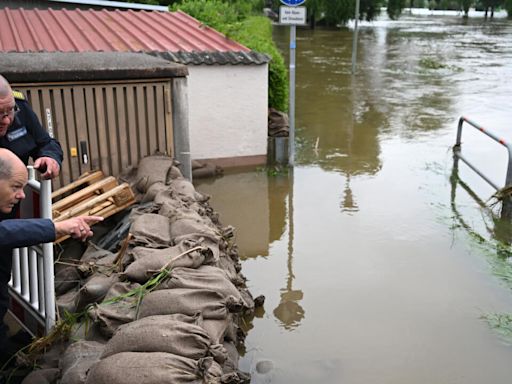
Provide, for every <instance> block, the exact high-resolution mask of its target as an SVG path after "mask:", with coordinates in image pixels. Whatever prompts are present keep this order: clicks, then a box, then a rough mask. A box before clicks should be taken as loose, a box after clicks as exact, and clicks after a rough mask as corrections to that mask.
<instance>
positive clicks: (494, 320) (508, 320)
mask: <svg viewBox="0 0 512 384" xmlns="http://www.w3.org/2000/svg"><path fill="white" fill-rule="evenodd" d="M482 318H483V319H485V320H487V323H488V324H489V326H490V327H491V328H492V329H494V330H495V331H496V332H498V333H499V334H500V335H501V336H502V337H503V338H504V339H505V340H507V341H508V342H512V314H509V313H491V314H487V315H483V316H482Z"/></svg>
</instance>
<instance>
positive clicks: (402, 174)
mask: <svg viewBox="0 0 512 384" xmlns="http://www.w3.org/2000/svg"><path fill="white" fill-rule="evenodd" d="M297 36H298V42H297V43H298V44H297V46H298V48H297V106H296V110H297V117H296V118H297V132H296V138H297V159H296V166H295V168H294V169H293V171H292V172H288V173H285V172H283V173H277V175H269V174H268V173H267V172H265V171H261V170H253V171H245V172H236V173H227V174H226V175H224V176H223V177H221V178H218V179H215V180H208V181H197V182H196V188H197V190H199V191H201V192H205V193H208V194H210V195H212V200H211V203H212V206H213V207H214V208H215V209H216V210H217V211H218V212H219V213H220V215H221V220H222V222H223V223H224V224H225V225H227V224H230V225H234V226H235V227H236V233H237V243H238V245H239V247H240V251H241V254H242V258H243V259H244V262H243V273H244V275H245V276H246V277H247V278H248V284H249V286H250V289H251V292H253V294H255V295H259V294H264V295H265V296H266V298H267V300H266V302H265V312H264V313H262V314H260V316H259V317H256V318H255V319H253V321H252V322H251V323H250V324H249V325H248V328H250V329H249V332H248V337H247V340H246V351H245V355H244V357H243V358H242V360H241V362H240V366H241V368H242V369H243V370H246V371H251V372H252V374H253V381H252V382H253V383H292V382H293V383H311V382H318V383H323V384H329V383H346V384H355V383H364V384H368V383H379V384H380V383H393V384H401V383H404V384H405V383H407V384H409V383H415V384H422V383H425V384H427V383H428V384H431V383H464V384H469V383H475V384H477V383H482V382H489V383H493V384H501V383H509V382H510V378H511V377H512V365H511V364H510V361H511V360H512V346H511V345H510V343H509V342H507V341H506V340H504V339H503V338H501V337H500V336H499V335H498V334H497V333H496V332H494V331H493V330H491V329H490V328H489V326H488V324H487V323H486V321H485V320H483V319H482V316H483V315H485V314H489V313H511V312H512V290H511V288H512V285H511V284H507V282H506V281H505V280H504V279H503V278H500V277H499V276H497V274H496V271H497V268H498V267H502V266H503V264H505V265H506V261H505V260H504V259H500V258H499V256H498V252H497V250H496V249H497V247H498V245H499V244H502V243H498V242H507V241H508V240H507V239H509V238H510V233H511V231H510V226H508V225H507V224H506V223H505V224H504V223H500V222H499V220H497V219H496V218H494V217H493V216H492V215H491V214H490V213H489V212H488V211H487V210H483V209H481V207H480V206H479V204H478V203H477V201H475V199H474V198H473V197H472V196H471V195H470V194H469V193H468V190H467V189H464V188H462V187H461V186H460V184H458V183H454V182H452V181H451V176H452V173H453V159H452V150H451V147H452V146H453V144H454V143H455V134H456V127H457V122H458V119H459V117H460V116H463V115H464V116H467V117H468V118H470V119H472V120H474V121H475V122H477V123H479V124H481V125H483V126H485V127H486V128H488V129H491V130H493V131H495V132H496V133H497V134H498V135H500V136H502V137H503V138H505V139H506V140H512V131H511V129H512V126H511V125H510V120H511V119H510V118H511V112H510V100H512V86H511V84H510V79H511V78H512V64H511V63H512V22H511V21H507V20H505V19H498V20H494V21H493V22H486V21H484V20H483V19H470V20H467V21H464V20H462V19H460V18H458V17H450V16H445V17H428V16H404V17H402V18H401V19H400V20H398V21H389V20H386V19H385V18H382V19H380V20H378V21H376V22H374V23H363V25H361V30H360V32H359V37H360V39H359V48H358V70H357V73H356V74H355V75H354V76H352V75H351V73H350V72H351V71H350V69H351V62H350V60H351V47H352V33H351V31H350V30H348V29H344V30H341V31H333V30H331V31H326V30H315V31H311V30H303V29H299V30H298V33H297ZM275 38H276V40H277V41H278V44H279V46H280V47H281V48H282V49H283V50H285V49H286V47H287V45H288V29H287V28H285V27H276V28H275ZM462 148H463V153H464V155H465V156H467V157H468V158H470V159H472V161H474V162H475V163H476V164H478V165H479V167H481V169H482V170H483V171H484V172H485V173H486V174H487V175H488V176H489V177H490V178H492V179H493V180H495V182H496V183H497V184H499V185H504V182H505V173H506V170H507V152H506V150H505V149H504V147H501V146H500V145H499V144H497V143H495V142H492V141H490V140H489V139H488V138H487V137H484V136H483V135H482V134H480V133H479V132H477V131H476V130H472V129H467V128H465V129H464V133H463V145H462ZM459 168H460V170H459V176H460V179H461V180H463V181H464V182H465V183H466V185H467V186H469V188H470V190H471V192H472V193H474V195H476V196H478V197H479V198H480V199H481V201H486V200H487V199H489V198H490V197H491V195H492V194H493V192H494V191H493V189H492V188H490V187H489V186H488V185H487V184H486V183H485V182H484V181H483V180H482V179H480V178H479V177H478V176H476V175H475V174H474V173H473V172H472V171H470V170H468V168H467V167H465V166H464V165H463V164H461V165H460V166H459ZM501 254H502V253H501Z"/></svg>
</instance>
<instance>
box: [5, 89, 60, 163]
mask: <svg viewBox="0 0 512 384" xmlns="http://www.w3.org/2000/svg"><path fill="white" fill-rule="evenodd" d="M15 101H16V105H17V106H18V108H19V112H18V113H17V114H16V116H15V117H14V121H13V123H12V124H11V126H10V127H9V129H8V130H7V133H6V134H5V136H4V137H2V138H0V147H2V148H7V149H9V150H11V151H12V152H14V153H15V154H16V155H18V157H19V158H20V159H21V160H22V161H23V162H24V163H25V164H28V160H29V157H31V158H32V159H33V160H35V159H38V158H40V157H51V158H52V159H55V160H56V161H57V162H58V163H59V167H60V166H61V164H62V159H63V153H62V148H61V146H60V144H59V142H58V141H57V140H55V139H52V138H51V137H50V135H48V132H46V131H45V130H44V129H43V127H42V126H41V123H40V122H39V119H38V118H37V116H36V114H35V113H34V111H32V108H31V107H30V105H29V104H28V103H27V101H26V100H22V99H19V98H16V99H15Z"/></svg>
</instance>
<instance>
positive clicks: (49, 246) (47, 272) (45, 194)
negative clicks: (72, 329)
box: [39, 180, 55, 333]
mask: <svg viewBox="0 0 512 384" xmlns="http://www.w3.org/2000/svg"><path fill="white" fill-rule="evenodd" d="M51 183H52V182H51V180H42V181H41V191H40V195H39V201H40V209H41V217H42V218H45V219H52V184H51ZM43 270H44V299H45V319H46V320H45V328H46V332H47V333H48V332H49V331H50V330H51V329H52V328H53V326H54V324H55V279H54V275H53V274H54V270H53V243H45V244H43Z"/></svg>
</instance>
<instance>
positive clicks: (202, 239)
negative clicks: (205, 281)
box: [172, 233, 221, 264]
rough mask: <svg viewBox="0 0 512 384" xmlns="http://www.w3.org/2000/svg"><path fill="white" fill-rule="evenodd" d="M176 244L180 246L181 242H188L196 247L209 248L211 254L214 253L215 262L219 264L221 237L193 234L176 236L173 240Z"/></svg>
mask: <svg viewBox="0 0 512 384" xmlns="http://www.w3.org/2000/svg"><path fill="white" fill-rule="evenodd" d="M172 240H173V242H174V244H179V243H181V242H183V241H184V242H187V243H193V244H196V245H200V246H201V247H205V248H208V249H209V250H210V252H211V253H212V256H213V260H214V262H215V263H217V262H218V260H219V257H220V253H221V252H220V246H219V237H218V236H212V237H209V236H207V235H205V234H201V233H191V234H186V235H183V236H176V237H174V238H173V239H172ZM205 264H211V263H205Z"/></svg>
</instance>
